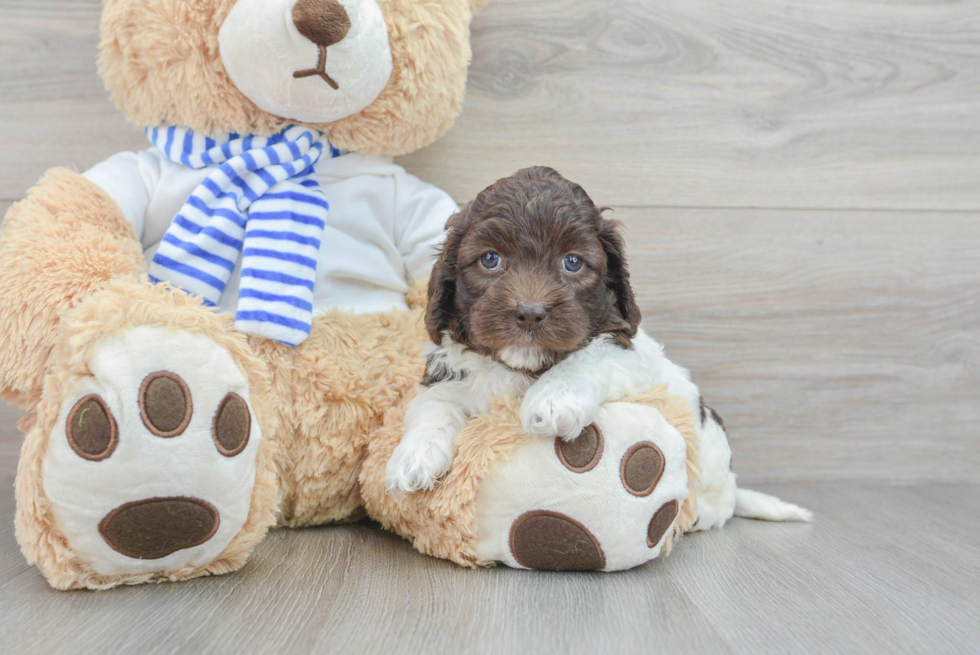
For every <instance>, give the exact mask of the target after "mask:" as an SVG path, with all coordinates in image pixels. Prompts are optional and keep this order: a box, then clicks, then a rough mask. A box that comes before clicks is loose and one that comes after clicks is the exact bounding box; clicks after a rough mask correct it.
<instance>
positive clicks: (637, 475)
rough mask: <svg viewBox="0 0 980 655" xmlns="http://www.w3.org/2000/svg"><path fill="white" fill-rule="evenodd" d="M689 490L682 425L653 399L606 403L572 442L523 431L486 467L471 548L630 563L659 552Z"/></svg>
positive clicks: (525, 557)
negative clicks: (506, 452)
mask: <svg viewBox="0 0 980 655" xmlns="http://www.w3.org/2000/svg"><path fill="white" fill-rule="evenodd" d="M688 494H689V490H688V473H687V444H686V442H685V439H684V437H683V436H682V435H681V434H680V432H678V431H677V429H675V428H674V427H673V426H672V425H670V424H669V423H668V422H667V421H666V420H665V419H664V417H663V416H662V415H661V413H660V412H659V411H658V410H656V409H654V408H652V407H648V406H644V405H638V404H632V403H611V404H608V405H605V406H603V407H601V408H600V409H599V412H598V414H597V418H596V421H595V423H594V424H592V425H591V426H588V427H587V428H586V429H585V430H584V432H583V433H582V435H581V436H579V437H578V438H577V439H575V440H574V441H571V442H566V441H563V440H561V439H544V438H539V437H535V438H530V439H527V440H525V441H523V442H522V443H520V444H519V445H518V446H517V447H516V448H515V450H514V452H512V453H511V455H510V457H509V458H508V459H507V460H506V461H503V462H501V463H500V464H499V465H498V466H496V467H495V468H494V469H493V470H492V471H491V472H490V474H489V475H488V476H487V477H486V479H485V480H484V481H483V484H482V486H481V489H480V492H479V494H478V496H477V506H476V520H477V526H478V539H477V542H476V553H477V555H478V557H479V558H480V559H481V560H490V561H498V562H501V563H503V564H506V565H507V566H511V567H515V568H527V569H547V570H597V571H619V570H624V569H629V568H633V567H635V566H639V565H641V564H644V563H645V562H647V561H649V560H652V559H655V558H656V557H658V556H659V555H660V553H661V551H662V550H663V549H664V548H665V546H666V544H667V543H668V541H669V540H670V538H671V537H672V534H673V531H674V527H675V525H676V524H677V522H678V518H679V516H680V513H681V508H682V506H683V505H684V503H685V501H686V499H687V498H688ZM667 547H668V548H669V546H667Z"/></svg>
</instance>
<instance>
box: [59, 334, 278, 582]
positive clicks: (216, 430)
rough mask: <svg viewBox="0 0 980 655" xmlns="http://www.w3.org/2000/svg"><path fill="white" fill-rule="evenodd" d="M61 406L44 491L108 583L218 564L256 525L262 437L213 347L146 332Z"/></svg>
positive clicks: (120, 348) (79, 549)
mask: <svg viewBox="0 0 980 655" xmlns="http://www.w3.org/2000/svg"><path fill="white" fill-rule="evenodd" d="M89 370H90V372H91V375H90V376H86V377H81V378H79V379H78V380H77V381H76V382H75V385H74V390H73V392H72V393H71V394H70V395H69V397H68V398H67V400H66V401H65V403H64V404H63V406H62V411H61V415H60V418H59V420H58V423H57V424H56V428H55V431H54V432H53V433H52V434H51V437H50V440H49V443H48V448H47V452H46V454H45V458H44V464H43V485H44V492H45V495H46V496H47V498H48V500H49V501H50V504H51V510H52V513H53V514H54V517H55V519H56V520H57V523H58V526H59V528H60V529H61V530H62V532H64V534H65V536H66V537H67V539H68V541H69V544H70V545H71V547H72V549H73V550H74V551H75V552H76V553H77V554H78V556H79V557H80V558H81V559H82V560H83V561H85V562H86V563H88V564H89V565H90V566H91V567H92V568H93V569H94V570H95V571H96V572H97V573H100V574H103V575H119V574H138V573H149V572H156V571H169V570H175V569H179V568H182V567H185V566H195V567H198V566H204V565H206V564H208V563H210V562H211V561H213V560H214V559H216V558H217V557H218V556H219V555H220V554H221V552H222V551H223V550H224V549H225V547H226V546H227V545H228V544H229V543H230V542H231V540H232V539H233V538H234V536H235V535H236V534H237V533H238V532H239V531H240V530H241V529H242V527H243V526H244V524H245V521H246V519H247V517H248V513H249V507H250V503H251V496H252V488H253V486H254V483H255V475H256V469H255V460H256V457H257V454H258V443H259V440H260V435H259V434H258V429H257V425H256V424H255V422H254V420H253V415H252V410H251V407H250V405H249V401H248V397H249V394H248V382H247V380H246V378H245V376H244V375H243V373H242V372H241V370H240V369H239V367H238V366H237V365H236V364H235V362H234V360H233V359H232V357H231V355H230V354H229V353H228V352H227V351H225V350H224V349H222V348H221V347H219V346H218V345H217V344H215V343H214V342H213V341H211V340H210V339H208V338H207V337H205V336H203V335H199V334H193V333H190V332H182V331H170V330H164V329H160V328H151V327H138V328H135V329H132V330H130V331H129V332H127V333H124V334H123V335H122V336H120V337H118V338H115V339H110V340H107V341H105V342H104V343H103V344H102V345H101V346H100V348H99V349H98V350H97V351H96V354H95V356H94V357H93V358H92V360H91V362H89Z"/></svg>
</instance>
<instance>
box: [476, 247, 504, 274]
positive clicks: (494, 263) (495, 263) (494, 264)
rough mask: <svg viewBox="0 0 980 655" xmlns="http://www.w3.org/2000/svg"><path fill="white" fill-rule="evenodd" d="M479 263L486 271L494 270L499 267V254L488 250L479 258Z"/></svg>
mask: <svg viewBox="0 0 980 655" xmlns="http://www.w3.org/2000/svg"><path fill="white" fill-rule="evenodd" d="M480 263H481V264H483V268H485V269H487V270H488V271H495V270H497V269H498V268H500V255H498V254H497V253H495V252H488V253H487V254H485V255H484V256H483V257H481V258H480Z"/></svg>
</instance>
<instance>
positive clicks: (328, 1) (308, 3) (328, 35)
mask: <svg viewBox="0 0 980 655" xmlns="http://www.w3.org/2000/svg"><path fill="white" fill-rule="evenodd" d="M293 23H295V25H296V29H298V30H299V33H300V34H302V35H303V36H305V37H306V38H308V39H309V40H310V41H312V42H313V43H315V44H316V45H318V46H322V47H329V46H332V45H333V44H335V43H340V42H341V41H343V39H344V37H345V36H347V33H348V32H349V31H350V16H348V15H347V10H345V9H344V6H343V5H342V4H340V3H339V2H337V0H299V2H297V3H296V6H295V7H293Z"/></svg>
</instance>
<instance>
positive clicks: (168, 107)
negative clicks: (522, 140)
mask: <svg viewBox="0 0 980 655" xmlns="http://www.w3.org/2000/svg"><path fill="white" fill-rule="evenodd" d="M234 4H235V0H208V1H207V2H202V1H201V0H145V1H143V2H133V1H132V0H105V3H104V6H103V14H102V27H101V33H102V38H101V51H102V54H101V57H100V59H99V69H100V71H101V73H102V78H103V79H104V80H105V84H106V88H107V89H108V90H109V93H110V95H111V96H112V99H113V101H115V103H116V105H117V106H118V107H119V109H120V110H121V111H122V112H123V113H124V114H125V115H126V117H127V118H128V119H129V120H130V121H131V122H133V123H135V124H136V125H144V126H157V125H182V126H185V127H190V128H192V129H194V130H196V131H198V132H202V133H215V132H222V131H231V132H238V133H242V134H258V135H266V136H267V135H270V134H274V133H276V132H278V131H280V130H282V129H283V128H285V127H288V126H289V125H293V124H295V121H290V120H287V119H284V118H281V117H278V116H273V115H272V114H269V113H266V112H264V111H262V110H261V109H259V108H258V107H256V106H255V104H254V103H252V102H251V101H250V100H249V99H248V98H246V97H245V96H244V94H242V92H241V91H239V90H238V89H237V88H236V87H235V85H234V84H232V82H231V80H230V79H229V77H228V73H227V72H226V71H225V69H224V66H223V64H222V62H221V57H220V51H219V47H218V32H219V31H220V29H221V25H222V24H223V23H224V20H225V18H226V17H227V16H228V12H229V11H231V8H232V7H233V6H234ZM378 4H379V5H380V6H381V9H382V11H383V13H384V16H385V22H386V24H387V26H388V36H389V42H390V44H391V53H392V58H393V61H394V71H393V72H392V75H391V78H390V80H389V81H388V85H387V86H386V87H385V89H384V91H382V92H381V95H380V96H378V98H377V99H376V100H375V101H374V102H373V103H371V104H370V105H369V106H368V107H367V108H365V109H364V110H363V111H361V112H360V113H358V114H355V115H353V116H350V117H347V118H344V119H341V120H339V121H336V122H334V123H328V124H318V125H311V126H310V127H313V128H315V129H318V130H320V131H322V132H326V133H327V134H329V135H330V140H331V141H332V142H333V144H334V145H335V146H337V147H339V148H345V149H348V150H355V151H357V152H363V153H372V154H387V155H403V154H406V153H409V152H412V151H414V150H417V149H419V148H422V147H424V146H426V145H429V144H430V143H432V142H433V141H435V140H436V139H438V138H439V137H440V136H442V135H443V134H445V133H446V132H447V131H448V130H449V128H451V127H452V125H453V123H454V122H455V120H456V116H457V115H458V114H459V110H460V107H461V106H462V102H463V96H464V94H465V91H466V73H467V68H468V67H469V63H470V56H471V52H470V42H469V26H470V19H471V17H472V9H473V7H471V4H470V2H467V0H445V1H444V2H419V1H418V0H380V1H379V3H378ZM478 4H482V2H481V0H475V2H474V7H475V6H476V5H478Z"/></svg>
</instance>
